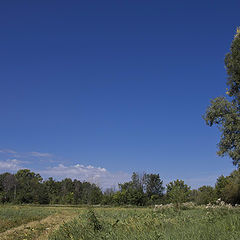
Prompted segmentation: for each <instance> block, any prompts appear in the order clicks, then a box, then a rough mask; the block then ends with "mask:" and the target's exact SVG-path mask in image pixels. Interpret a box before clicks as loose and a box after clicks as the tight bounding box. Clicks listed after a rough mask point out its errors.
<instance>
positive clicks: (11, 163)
mask: <svg viewBox="0 0 240 240" xmlns="http://www.w3.org/2000/svg"><path fill="white" fill-rule="evenodd" d="M20 168H22V166H21V161H19V160H17V159H7V160H6V161H0V170H1V171H16V170H19V169H20Z"/></svg>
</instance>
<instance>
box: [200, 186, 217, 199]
mask: <svg viewBox="0 0 240 240" xmlns="http://www.w3.org/2000/svg"><path fill="white" fill-rule="evenodd" d="M216 200H217V196H216V191H215V189H214V188H213V187H212V186H205V185H204V186H202V187H200V188H199V189H198V198H197V203H198V204H208V203H214V202H216Z"/></svg>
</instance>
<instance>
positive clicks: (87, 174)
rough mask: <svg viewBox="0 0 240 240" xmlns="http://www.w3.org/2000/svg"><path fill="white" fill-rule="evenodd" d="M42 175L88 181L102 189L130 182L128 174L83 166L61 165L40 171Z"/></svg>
mask: <svg viewBox="0 0 240 240" xmlns="http://www.w3.org/2000/svg"><path fill="white" fill-rule="evenodd" d="M40 173H41V175H43V176H45V177H48V176H52V177H54V178H56V179H63V178H72V179H78V180H80V181H88V182H91V183H95V184H97V185H98V186H100V187H102V188H108V187H117V186H118V183H122V182H125V181H129V179H130V175H129V174H128V173H123V172H118V173H111V172H109V171H107V170H106V169H105V168H101V167H93V166H91V165H89V166H84V165H81V164H76V165H72V166H64V165H63V164H59V165H58V166H55V167H51V168H48V169H46V170H43V171H40Z"/></svg>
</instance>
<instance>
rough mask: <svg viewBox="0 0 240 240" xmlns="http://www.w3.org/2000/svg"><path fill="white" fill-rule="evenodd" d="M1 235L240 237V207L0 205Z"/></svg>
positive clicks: (22, 239)
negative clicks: (179, 208) (182, 208)
mask: <svg viewBox="0 0 240 240" xmlns="http://www.w3.org/2000/svg"><path fill="white" fill-rule="evenodd" d="M0 229H1V233H0V239H1V240H2V239H3V240H5V239H10V240H11V239H14V240H31V239H34V240H35V239H36V240H37V239H39V240H40V239H41V240H43V239H49V240H65V239H66V240H67V239H75V240H80V239H81V240H85V239H86V240H91V239H114V240H115V239H119V240H120V239H130V240H133V239H134V240H136V239H140V240H141V239H146V240H147V239H164V240H165V239H184V240H188V239H189V240H190V239H196V240H198V239H204V240H205V239H210V240H211V239H212V240H216V239H219V240H225V239H226V240H231V239H240V208H231V209H228V208H210V209H209V208H208V209H206V208H205V207H194V208H186V209H185V210H176V209H175V208H173V207H171V208H163V209H159V210H156V211H154V210H153V209H152V208H131V207H129V208H118V207H109V208H103V207H96V208H87V207H82V208H81V207H65V206H62V207H38V206H22V207H18V206H7V207H1V208H0Z"/></svg>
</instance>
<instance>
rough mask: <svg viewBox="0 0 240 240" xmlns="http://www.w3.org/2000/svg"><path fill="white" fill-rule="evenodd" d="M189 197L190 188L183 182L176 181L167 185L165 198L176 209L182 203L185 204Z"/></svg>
mask: <svg viewBox="0 0 240 240" xmlns="http://www.w3.org/2000/svg"><path fill="white" fill-rule="evenodd" d="M189 197H190V187H189V186H188V185H187V184H185V183H184V181H183V180H178V179H177V180H176V181H173V182H170V183H169V184H167V198H168V199H169V201H170V202H172V203H174V204H175V205H176V206H177V207H178V208H179V207H180V204H181V203H183V202H187V201H188V200H189Z"/></svg>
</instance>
